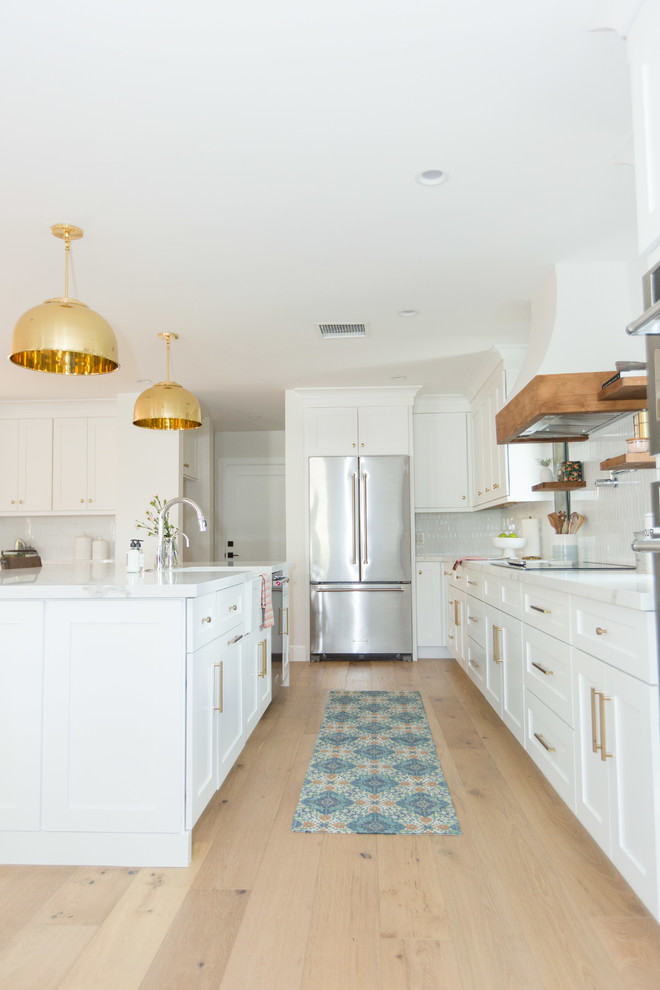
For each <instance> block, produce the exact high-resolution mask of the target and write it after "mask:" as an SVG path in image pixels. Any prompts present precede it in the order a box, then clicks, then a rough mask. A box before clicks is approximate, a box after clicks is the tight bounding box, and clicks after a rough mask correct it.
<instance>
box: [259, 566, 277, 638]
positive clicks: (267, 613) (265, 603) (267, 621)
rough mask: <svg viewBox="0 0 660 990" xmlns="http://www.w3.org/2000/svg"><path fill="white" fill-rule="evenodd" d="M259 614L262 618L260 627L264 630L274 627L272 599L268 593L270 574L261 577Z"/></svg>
mask: <svg viewBox="0 0 660 990" xmlns="http://www.w3.org/2000/svg"><path fill="white" fill-rule="evenodd" d="M261 614H262V616H263V619H262V622H261V625H262V626H263V627H264V629H268V627H269V626H274V625H275V617H274V616H273V599H272V597H271V593H270V574H262V575H261Z"/></svg>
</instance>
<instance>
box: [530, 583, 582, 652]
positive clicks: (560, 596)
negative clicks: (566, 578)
mask: <svg viewBox="0 0 660 990" xmlns="http://www.w3.org/2000/svg"><path fill="white" fill-rule="evenodd" d="M522 606H523V620H524V621H525V622H527V623H529V625H530V626H534V627H535V628H536V629H540V630H541V631H542V632H547V633H550V635H551V636H556V637H557V639H561V640H563V641H564V642H565V643H570V640H571V637H570V610H569V601H568V595H566V594H564V593H563V592H561V591H553V590H551V589H549V588H542V587H538V586H536V585H529V586H526V587H524V588H523V592H522Z"/></svg>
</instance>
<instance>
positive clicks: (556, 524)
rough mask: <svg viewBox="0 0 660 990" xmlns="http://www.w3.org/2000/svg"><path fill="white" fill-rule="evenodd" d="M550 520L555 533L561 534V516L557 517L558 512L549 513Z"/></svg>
mask: <svg viewBox="0 0 660 990" xmlns="http://www.w3.org/2000/svg"><path fill="white" fill-rule="evenodd" d="M548 520H549V522H550V525H551V526H552V528H553V529H554V531H555V533H558V532H559V516H558V515H557V513H556V512H549V513H548Z"/></svg>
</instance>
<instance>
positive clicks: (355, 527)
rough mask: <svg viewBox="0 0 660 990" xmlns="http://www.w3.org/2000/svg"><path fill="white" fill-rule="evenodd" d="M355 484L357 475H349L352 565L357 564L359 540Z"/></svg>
mask: <svg viewBox="0 0 660 990" xmlns="http://www.w3.org/2000/svg"><path fill="white" fill-rule="evenodd" d="M357 483H358V480H357V475H356V474H352V475H351V485H352V494H353V563H354V564H357V562H358V556H357V555H358V540H359V538H360V537H359V534H360V528H359V523H358V512H357V508H358V507H357V501H358V498H359V495H360V493H359V491H356V486H357Z"/></svg>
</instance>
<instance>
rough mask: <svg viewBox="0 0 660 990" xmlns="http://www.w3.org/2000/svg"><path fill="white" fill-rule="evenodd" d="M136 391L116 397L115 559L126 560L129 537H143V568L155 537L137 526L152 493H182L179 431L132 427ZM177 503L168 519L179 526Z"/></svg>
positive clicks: (148, 562)
mask: <svg viewBox="0 0 660 990" xmlns="http://www.w3.org/2000/svg"><path fill="white" fill-rule="evenodd" d="M137 397H138V393H137V392H136V393H135V394H128V393H124V394H122V395H118V396H117V512H116V526H117V545H116V558H117V560H119V561H122V560H125V557H124V554H125V553H126V551H127V550H128V547H129V544H130V541H131V540H132V539H135V538H137V539H145V540H146V542H145V544H144V547H143V549H144V551H145V567H147V568H149V567H153V563H154V554H155V550H156V543H157V541H156V539H155V537H148V536H146V534H145V531H144V530H142V529H141V530H138V529H136V526H135V523H136V520H138V519H141V520H142V519H145V513H146V511H147V509H148V507H149V502H150V501H151V499H152V498H153V497H154V495H159V496H160V498H161V499H162V500H163V501H167V499H170V498H175V496H177V495H183V491H180V490H179V484H180V481H179V479H180V477H181V475H180V465H179V460H180V456H181V451H180V444H182V440H181V434H180V433H178V432H170V431H168V430H145V429H142V428H141V427H139V426H133V407H134V405H135V400H136V399H137ZM178 508H179V507H178V506H175V509H174V510H173V511H172V513H171V515H170V518H171V520H172V521H173V522H174V523H175V524H177V525H178V521H179V512H178Z"/></svg>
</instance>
